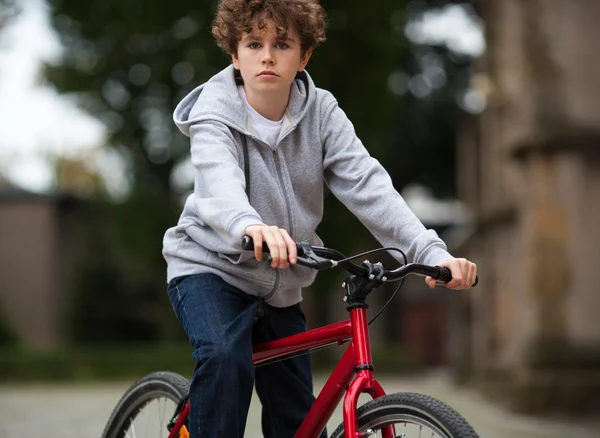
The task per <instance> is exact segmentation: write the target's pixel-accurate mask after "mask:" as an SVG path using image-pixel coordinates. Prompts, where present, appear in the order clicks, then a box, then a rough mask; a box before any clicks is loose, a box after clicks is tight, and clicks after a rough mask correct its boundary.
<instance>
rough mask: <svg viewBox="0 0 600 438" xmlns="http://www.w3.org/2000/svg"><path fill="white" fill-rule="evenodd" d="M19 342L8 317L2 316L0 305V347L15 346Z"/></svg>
mask: <svg viewBox="0 0 600 438" xmlns="http://www.w3.org/2000/svg"><path fill="white" fill-rule="evenodd" d="M18 343H19V339H18V338H17V335H16V334H15V333H14V331H13V329H12V327H11V326H10V324H9V322H8V319H7V318H6V317H5V316H4V312H3V311H2V307H0V347H2V346H15V345H17V344H18Z"/></svg>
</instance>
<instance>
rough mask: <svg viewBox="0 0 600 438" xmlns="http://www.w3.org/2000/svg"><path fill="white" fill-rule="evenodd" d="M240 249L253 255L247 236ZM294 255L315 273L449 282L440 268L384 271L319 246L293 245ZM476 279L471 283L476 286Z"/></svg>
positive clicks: (410, 265) (447, 271)
mask: <svg viewBox="0 0 600 438" xmlns="http://www.w3.org/2000/svg"><path fill="white" fill-rule="evenodd" d="M242 248H243V249H244V250H246V251H254V242H253V240H252V238H251V237H250V236H244V238H243V239H242ZM296 248H297V253H298V264H299V265H302V266H306V267H309V268H312V269H317V270H319V271H322V270H325V269H329V268H332V267H336V266H339V267H340V268H342V269H344V270H346V271H348V272H349V273H350V274H353V275H356V276H359V277H364V278H369V279H371V280H373V279H375V278H377V279H379V280H380V281H382V282H386V281H397V280H401V279H403V278H404V277H406V276H407V275H411V274H413V275H420V276H423V277H426V276H429V277H431V278H433V279H435V280H437V281H440V282H443V283H447V282H449V281H451V280H452V274H451V272H450V269H448V268H446V267H443V266H428V265H421V264H417V263H407V264H406V265H403V266H400V267H399V268H396V269H392V270H388V269H384V268H383V266H382V265H381V263H370V262H363V263H362V264H361V265H357V264H356V263H352V262H351V261H349V260H347V258H346V256H345V255H344V254H342V253H341V252H339V251H337V250H335V249H331V248H324V247H319V246H312V245H310V244H309V243H307V242H296ZM262 250H263V252H265V253H268V252H269V247H268V246H267V244H266V243H263V247H262ZM478 282H479V278H476V279H475V284H473V286H476V285H477V283H478Z"/></svg>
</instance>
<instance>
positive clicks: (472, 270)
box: [467, 263, 477, 287]
mask: <svg viewBox="0 0 600 438" xmlns="http://www.w3.org/2000/svg"><path fill="white" fill-rule="evenodd" d="M476 278H477V265H476V264H475V263H469V280H468V284H467V287H471V286H473V285H474V284H475V279H476Z"/></svg>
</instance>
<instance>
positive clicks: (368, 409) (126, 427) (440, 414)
mask: <svg viewBox="0 0 600 438" xmlns="http://www.w3.org/2000/svg"><path fill="white" fill-rule="evenodd" d="M242 246H243V248H244V249H245V250H253V249H254V245H253V242H252V240H251V238H249V237H247V236H246V237H245V238H244V241H243V245H242ZM297 248H298V258H297V260H298V264H300V265H303V266H307V267H310V268H313V269H317V270H324V269H328V268H332V267H340V268H343V269H345V270H346V271H347V272H348V273H350V274H351V275H350V277H348V278H346V280H345V281H344V282H343V283H342V287H343V288H344V289H345V291H346V294H345V296H344V301H345V303H346V307H347V310H348V311H349V313H350V318H349V319H348V320H346V321H342V322H338V323H334V324H330V325H327V326H324V327H320V328H315V329H311V330H308V331H306V332H304V333H300V334H297V335H293V336H289V337H286V338H281V339H277V340H275V341H271V342H267V343H264V344H260V345H255V346H254V349H253V356H252V359H253V362H254V364H255V366H261V365H264V364H267V363H270V362H273V361H277V360H285V358H289V357H290V356H292V355H296V354H304V353H306V352H308V351H311V350H314V349H317V348H322V347H325V346H329V345H334V344H338V345H341V344H343V343H346V342H349V345H348V348H347V349H346V352H345V353H344V354H343V356H342V357H341V359H340V360H339V362H338V364H337V365H336V367H335V368H334V370H333V372H332V373H331V375H330V376H329V378H328V379H327V381H326V383H325V385H324V387H323V388H322V390H321V392H320V393H319V395H318V396H317V398H316V400H315V402H314V404H313V406H312V407H311V409H310V411H309V412H308V414H307V416H306V418H305V419H304V421H303V423H302V424H301V426H300V428H299V429H298V431H297V433H296V435H295V437H297V438H314V437H318V436H319V434H320V433H321V432H322V430H323V429H324V428H325V426H326V425H327V422H328V421H329V419H330V418H331V415H332V414H333V412H334V410H335V408H336V407H337V405H338V403H339V402H340V401H341V399H342V397H343V396H344V393H345V398H344V402H343V403H344V404H343V422H342V424H340V425H339V427H338V428H337V429H336V430H335V431H334V432H333V433H332V434H331V437H332V438H341V437H356V438H359V437H360V438H363V437H369V436H373V435H375V434H376V433H378V432H380V433H381V435H380V436H382V437H385V438H391V437H410V436H418V437H421V436H422V432H423V430H424V428H427V429H428V430H429V431H430V432H429V433H430V434H429V435H427V436H430V437H434V436H439V437H443V438H477V437H478V435H477V433H476V432H475V431H474V429H473V428H472V427H471V426H470V425H469V423H468V422H467V421H466V420H465V419H464V418H463V417H462V416H461V415H460V414H458V413H457V412H456V411H455V410H453V409H452V408H451V407H449V406H448V405H446V404H444V403H442V402H441V401H439V400H436V399H434V398H433V397H430V396H427V395H424V394H417V393H395V394H389V395H386V393H385V391H384V390H383V388H382V387H381V385H380V384H379V382H378V381H377V380H376V379H375V378H374V377H373V371H374V367H373V360H372V358H371V350H370V341H369V327H368V326H369V323H370V322H368V320H367V312H366V309H367V304H366V298H367V296H368V295H369V293H370V292H371V291H372V290H373V289H376V288H378V287H380V286H382V285H383V284H385V283H386V282H390V281H398V280H402V279H404V277H406V276H407V275H410V274H416V275H421V276H431V277H433V278H434V279H436V280H437V281H439V282H448V281H450V280H451V279H452V277H451V274H450V270H449V269H447V268H443V267H439V266H426V265H421V264H414V263H406V257H405V256H404V253H402V251H400V250H397V249H395V248H379V249H376V250H373V251H369V252H367V253H363V254H359V255H356V256H352V257H345V256H344V255H343V254H342V253H341V252H339V251H337V250H334V249H330V248H324V247H316V246H311V245H309V244H308V243H306V242H298V243H297ZM263 250H264V251H265V252H268V248H267V247H266V245H263ZM384 250H387V251H390V250H397V251H400V252H401V253H402V255H403V256H404V261H405V263H404V265H402V266H400V267H398V268H396V269H393V270H386V269H385V268H384V266H383V265H382V264H381V263H380V262H378V263H371V262H369V261H368V260H365V261H364V262H362V264H361V265H358V264H355V263H353V262H351V261H350V260H352V259H354V258H357V257H360V256H364V255H366V254H369V253H372V252H376V251H384ZM475 284H477V280H476V282H475ZM400 286H402V283H401V284H400ZM400 286H398V288H397V289H396V292H397V291H398V289H399V288H400ZM396 292H394V295H395V293H396ZM392 298H393V295H392ZM390 301H391V298H390V300H388V302H387V303H386V304H385V305H384V306H383V308H382V309H381V310H380V312H379V313H378V314H377V315H376V316H375V318H376V317H377V316H379V314H381V312H382V311H383V310H384V309H385V307H387V304H389V302H390ZM375 318H373V320H374V319H375ZM371 322H372V321H371ZM189 384H190V382H189V381H188V380H187V379H186V378H184V377H183V376H181V375H179V374H176V373H172V372H156V373H152V374H149V375H147V376H145V377H143V378H142V379H140V380H139V381H137V382H136V383H134V384H133V385H132V386H131V387H130V388H129V389H128V390H127V391H126V392H125V394H124V395H123V397H122V398H121V400H120V401H119V402H118V403H117V406H116V407H115V408H114V410H113V412H112V414H111V416H110V418H109V420H108V422H107V424H106V426H105V428H104V431H103V433H102V437H103V438H123V437H130V436H135V437H137V436H138V435H137V433H136V428H135V421H137V419H138V418H139V417H140V415H141V414H142V411H144V410H145V409H146V408H147V407H149V406H150V405H151V403H152V402H153V401H156V400H158V401H160V399H161V398H164V399H165V403H166V401H167V400H168V401H171V402H172V404H173V405H174V408H172V410H171V409H169V410H167V408H166V405H165V406H163V405H160V406H159V414H162V415H165V414H168V415H167V418H168V419H169V420H168V421H165V422H164V423H162V420H161V426H160V428H159V429H157V430H153V432H158V433H160V435H159V436H161V437H162V436H163V432H164V433H167V432H168V438H177V437H179V438H188V437H189V432H188V429H187V418H188V414H189V409H190V404H189V399H188V388H189ZM362 393H367V394H369V395H370V396H371V397H372V398H373V400H371V401H369V402H367V403H365V404H364V405H363V406H361V407H360V408H358V407H357V404H358V397H359V396H360V394H362ZM145 415H146V418H147V416H148V414H147V411H146V414H145ZM397 428H398V429H402V432H399V434H396V429H397ZM130 430H131V431H132V433H133V434H132V435H130V434H129V433H128V431H130ZM146 430H147V429H146ZM407 431H408V432H410V433H412V432H413V431H414V433H415V435H407Z"/></svg>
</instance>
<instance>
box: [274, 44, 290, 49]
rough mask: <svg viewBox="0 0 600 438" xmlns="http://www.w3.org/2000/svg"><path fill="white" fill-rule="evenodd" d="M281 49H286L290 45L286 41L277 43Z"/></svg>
mask: <svg viewBox="0 0 600 438" xmlns="http://www.w3.org/2000/svg"><path fill="white" fill-rule="evenodd" d="M276 47H277V48H278V49H279V50H285V49H287V48H289V46H288V45H287V44H286V43H277V46H276Z"/></svg>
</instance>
